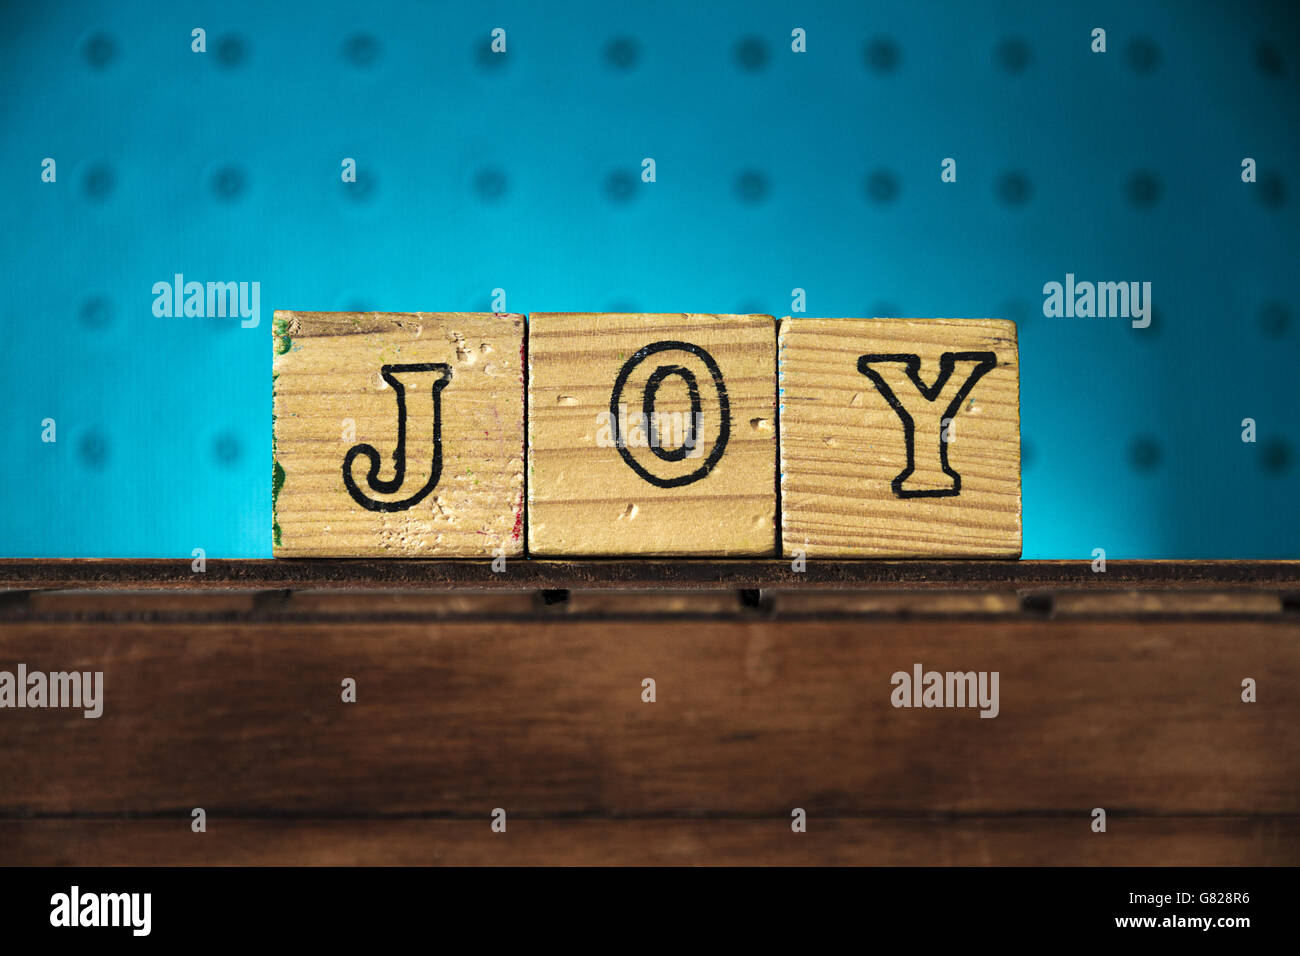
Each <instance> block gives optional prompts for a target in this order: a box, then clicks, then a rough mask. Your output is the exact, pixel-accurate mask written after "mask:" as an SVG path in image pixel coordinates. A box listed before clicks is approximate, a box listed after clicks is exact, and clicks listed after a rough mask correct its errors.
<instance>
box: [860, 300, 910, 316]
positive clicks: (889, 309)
mask: <svg viewBox="0 0 1300 956" xmlns="http://www.w3.org/2000/svg"><path fill="white" fill-rule="evenodd" d="M867 315H868V316H869V317H870V318H873V319H899V318H902V317H903V310H902V309H900V308H899V307H898V304H897V303H894V302H884V301H881V302H877V303H876V304H875V305H873V306H871V307H870V308H869V309H867Z"/></svg>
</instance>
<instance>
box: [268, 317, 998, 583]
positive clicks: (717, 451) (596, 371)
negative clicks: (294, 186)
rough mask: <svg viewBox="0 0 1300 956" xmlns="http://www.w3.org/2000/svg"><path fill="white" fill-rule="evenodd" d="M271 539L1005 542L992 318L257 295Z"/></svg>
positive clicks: (553, 547) (412, 549) (783, 547)
mask: <svg viewBox="0 0 1300 956" xmlns="http://www.w3.org/2000/svg"><path fill="white" fill-rule="evenodd" d="M272 325H273V329H272V331H273V333H274V334H273V336H272V371H273V373H274V374H273V376H272V396H273V398H272V405H273V415H272V423H273V436H272V439H273V440H272V448H273V458H274V460H273V466H272V482H271V515H272V524H271V540H272V544H273V547H274V553H275V554H276V555H277V556H282V557H313V556H370V557H387V556H394V557H396V556H399V555H400V556H409V557H430V558H432V557H447V558H456V557H462V558H476V557H479V558H481V557H486V556H489V555H494V554H496V553H497V552H498V551H500V553H501V554H502V555H504V556H507V557H522V556H523V555H524V554H525V553H530V554H534V555H537V556H539V557H540V556H563V555H572V556H580V555H581V556H589V557H600V556H610V555H615V554H629V555H631V554H637V555H657V556H665V557H668V556H672V557H677V556H681V557H686V556H701V557H702V556H726V555H737V556H739V555H746V556H762V555H774V554H776V553H784V554H785V555H787V556H791V557H794V554H793V551H794V550H796V549H797V550H799V551H801V552H804V554H805V556H809V555H811V556H814V557H818V558H820V557H836V556H838V557H861V558H889V557H921V556H930V557H1000V558H1006V557H1017V556H1019V553H1020V539H1021V523H1020V433H1019V423H1020V407H1019V394H1020V389H1019V360H1018V357H1019V353H1018V349H1017V344H1016V327H1015V323H1013V322H1008V321H1006V320H1002V319H947V318H943V319H877V318H869V319H821V318H806V317H802V316H800V317H789V316H787V317H786V318H783V319H781V320H779V321H778V320H777V319H775V318H774V317H773V316H770V315H759V314H743V315H731V314H697V313H567V312H566V313H560V312H542V313H532V314H531V315H529V316H527V317H525V316H523V315H516V314H507V313H462V312H434V313H431V312H392V313H380V312H367V313H360V312H290V311H277V312H276V313H275V317H274V322H273V323H272Z"/></svg>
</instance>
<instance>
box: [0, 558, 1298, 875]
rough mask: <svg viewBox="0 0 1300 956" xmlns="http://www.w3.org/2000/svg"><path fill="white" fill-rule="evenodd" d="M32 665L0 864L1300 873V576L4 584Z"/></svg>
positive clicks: (120, 577)
mask: <svg viewBox="0 0 1300 956" xmlns="http://www.w3.org/2000/svg"><path fill="white" fill-rule="evenodd" d="M20 662H22V663H25V664H26V665H27V666H28V668H29V669H31V670H47V671H53V670H72V669H77V670H90V671H103V673H104V682H105V698H106V700H105V706H104V714H103V716H102V717H101V718H99V719H97V720H88V719H85V718H83V717H82V715H81V713H80V712H79V711H78V712H69V711H67V710H22V711H19V710H3V711H0V766H2V767H3V768H4V773H3V774H0V864H47V863H79V864H125V863H146V864H149V863H160V864H162V863H288V864H293V863H308V864H314V863H367V864H381V863H415V864H420V863H431V864H432V863H444V864H446V863H453V864H454V863H470V864H480V863H506V864H509V863H522V864H540V863H788V864H818V863H903V864H928V863H938V864H944V863H966V864H1007V863H1028V864H1075V863H1092V864H1173V863H1188V864H1296V863H1300V694H1298V690H1300V562H1122V561H1114V562H1110V563H1109V566H1108V569H1107V571H1106V572H1105V573H1103V574H1094V573H1093V572H1092V571H1091V567H1090V564H1089V562H1086V561H1078V562H1030V561H1026V562H975V561H972V562H845V563H830V562H811V563H809V565H808V570H807V572H805V573H804V574H795V573H793V572H791V571H790V568H789V565H788V564H787V563H785V562H780V561H760V562H712V561H710V562H644V563H637V562H632V561H619V562H548V561H536V562H533V561H519V562H511V563H510V564H509V566H508V568H507V572H506V573H505V574H501V575H499V574H493V573H492V572H491V570H490V567H489V566H488V565H487V564H486V563H476V562H455V563H450V562H449V563H435V562H416V561H394V562H378V561H292V562H288V561H275V562H273V561H208V562H207V565H206V570H205V571H203V572H202V573H195V572H193V571H192V570H191V563H190V560H189V559H185V560H178V561H44V560H43V561H2V562H0V669H6V670H13V669H14V667H15V666H16V665H17V664H18V663H20ZM917 662H919V663H922V664H923V666H924V667H925V669H927V670H930V669H933V670H939V671H947V670H961V671H966V670H996V671H998V672H999V673H1000V678H1001V680H1000V714H999V716H998V717H997V718H996V719H992V720H988V719H980V718H979V716H978V713H977V712H976V711H975V710H970V709H896V708H894V707H892V706H891V705H890V692H891V690H892V686H891V684H890V676H891V674H893V673H894V672H895V671H899V670H904V671H906V670H910V669H911V667H912V665H913V664H914V663H917ZM349 677H350V678H353V679H355V681H356V683H357V701H356V703H348V704H345V703H343V702H342V701H341V699H340V686H341V682H342V681H343V680H344V679H345V678H349ZM647 677H649V678H653V679H654V680H655V682H656V696H657V700H656V701H655V702H654V703H644V702H642V699H641V698H642V681H643V679H644V678H647ZM1246 677H1250V678H1252V679H1254V680H1255V682H1256V684H1257V687H1258V701H1257V702H1256V703H1243V702H1242V700H1241V682H1242V680H1243V678H1246ZM199 807H201V808H203V809H204V810H205V812H206V815H207V832H205V833H194V832H192V831H191V825H190V824H191V811H192V810H193V809H194V808H199ZM498 807H500V808H504V809H505V810H506V813H507V821H508V822H507V829H506V832H505V833H494V832H493V831H492V829H491V814H492V811H493V810H494V809H495V808H498ZM1096 807H1102V808H1104V809H1105V810H1106V811H1107V816H1108V823H1107V832H1105V833H1094V832H1092V830H1091V827H1090V823H1091V820H1092V817H1091V812H1092V810H1093V808H1096ZM795 808H803V809H804V810H806V811H807V815H808V828H807V832H806V833H794V832H792V831H791V827H790V819H791V811H792V810H793V809H795Z"/></svg>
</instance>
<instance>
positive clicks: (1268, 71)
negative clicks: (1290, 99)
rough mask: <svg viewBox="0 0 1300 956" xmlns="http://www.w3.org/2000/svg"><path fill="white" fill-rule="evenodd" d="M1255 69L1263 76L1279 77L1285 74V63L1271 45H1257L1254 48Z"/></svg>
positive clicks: (1275, 48)
mask: <svg viewBox="0 0 1300 956" xmlns="http://www.w3.org/2000/svg"><path fill="white" fill-rule="evenodd" d="M1255 68H1256V69H1257V70H1259V72H1261V73H1263V74H1264V75H1265V76H1281V75H1282V74H1283V73H1285V72H1286V63H1285V61H1283V59H1282V54H1281V53H1279V52H1278V50H1277V47H1275V46H1273V44H1271V43H1259V44H1257V45H1256V47H1255Z"/></svg>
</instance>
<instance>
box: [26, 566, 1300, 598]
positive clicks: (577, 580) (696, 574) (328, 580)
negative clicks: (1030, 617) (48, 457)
mask: <svg viewBox="0 0 1300 956" xmlns="http://www.w3.org/2000/svg"><path fill="white" fill-rule="evenodd" d="M591 588H629V589H630V588H641V589H661V588H663V589H676V590H693V589H742V590H743V589H803V588H852V589H875V590H914V591H915V590H920V591H925V590H947V591H961V590H981V591H982V590H995V589H1001V590H1011V591H1016V592H1020V593H1026V592H1029V593H1032V592H1036V591H1042V592H1047V593H1053V592H1060V591H1097V590H1103V591H1114V590H1138V591H1154V590H1164V591H1178V590H1216V591H1238V590H1241V591H1272V592H1288V593H1297V594H1300V561H1289V560H1288V561H1110V562H1108V564H1107V570H1106V571H1105V572H1102V573H1095V572H1093V571H1092V566H1091V562H1089V561H1088V560H1079V561H1000V560H987V561H977V560H958V561H816V560H813V561H809V562H808V564H807V569H806V570H805V571H804V572H801V573H797V572H795V571H792V570H791V567H790V564H789V563H788V562H787V561H784V560H780V559H770V560H769V559H760V560H736V561H732V560H727V561H723V560H680V561H664V560H634V559H628V560H617V561H615V560H583V561H557V560H542V559H524V560H515V561H509V562H508V563H507V567H506V571H505V572H504V573H499V574H498V573H494V572H493V571H492V568H491V562H489V561H448V560H439V561H432V560H427V561H421V560H409V559H394V560H377V559H369V558H345V559H333V558H331V559H256V560H209V561H208V562H207V566H206V570H204V571H203V572H195V571H192V570H191V562H190V559H189V558H176V559H116V558H56V559H8V560H0V590H8V591H43V590H118V591H133V590H213V589H217V590H304V589H313V590H317V589H347V590H368V591H405V590H459V589H473V590H489V589H490V590H497V589H505V590H520V589H532V590H568V589H591Z"/></svg>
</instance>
